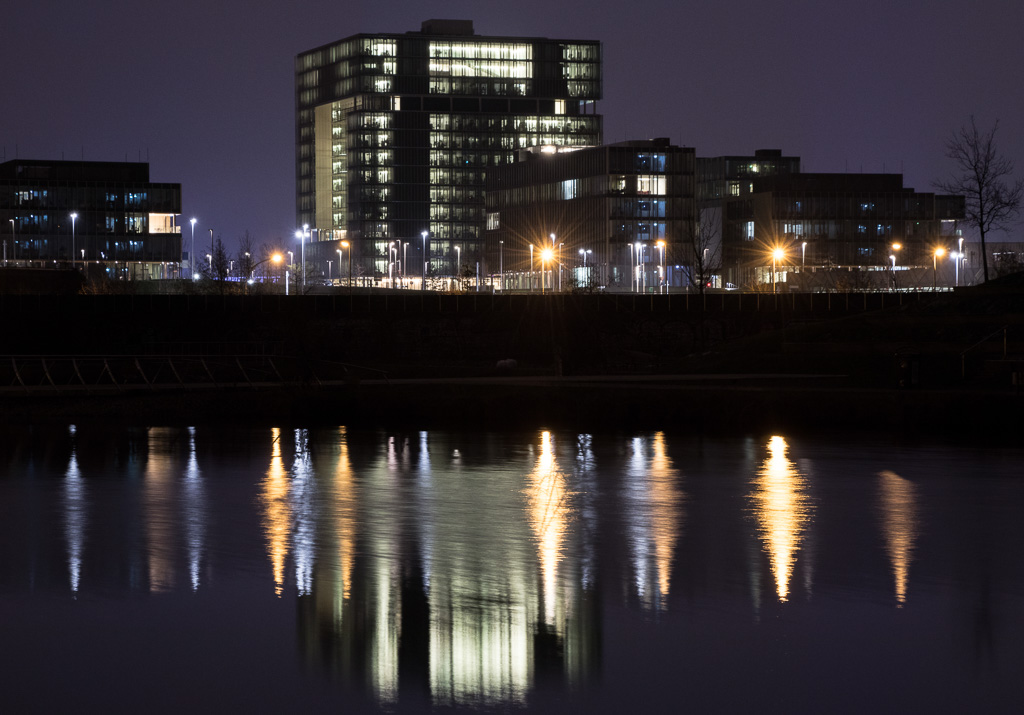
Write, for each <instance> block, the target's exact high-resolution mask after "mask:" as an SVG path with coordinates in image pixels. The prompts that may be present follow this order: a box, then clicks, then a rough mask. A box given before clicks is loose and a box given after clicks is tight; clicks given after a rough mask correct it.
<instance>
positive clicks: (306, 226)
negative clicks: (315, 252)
mask: <svg viewBox="0 0 1024 715" xmlns="http://www.w3.org/2000/svg"><path fill="white" fill-rule="evenodd" d="M313 230H314V231H315V230H316V229H313ZM307 238H309V224H308V223H304V224H302V292H303V293H305V292H306V239H307Z"/></svg>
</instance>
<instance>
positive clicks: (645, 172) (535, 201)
mask: <svg viewBox="0 0 1024 715" xmlns="http://www.w3.org/2000/svg"><path fill="white" fill-rule="evenodd" d="M694 167H695V153H694V150H693V149H692V148H685V147H679V146H674V145H672V144H671V143H670V142H669V140H668V139H653V140H642V141H627V142H620V143H617V144H609V145H606V146H599V147H591V148H586V149H579V150H563V151H559V150H557V149H556V148H555V147H538V148H536V149H533V150H528V151H524V152H522V153H521V159H520V161H519V162H518V163H516V164H513V165H510V166H505V167H499V168H496V169H494V170H492V171H491V172H490V173H489V174H488V177H487V192H486V205H487V229H486V233H485V236H486V238H485V245H486V272H487V273H488V274H489V275H490V276H491V277H492V278H493V279H494V280H495V283H496V285H497V286H499V288H501V289H507V290H536V291H540V290H552V289H553V290H559V289H561V290H567V289H569V288H574V287H587V288H603V289H605V290H616V291H630V290H633V291H641V292H643V291H647V292H656V291H659V290H667V289H668V288H669V287H670V286H675V287H677V288H678V287H682V286H685V285H686V284H687V281H688V280H689V276H688V266H689V265H690V263H691V261H690V254H691V253H692V250H693V248H692V246H691V245H690V243H689V239H690V238H691V237H692V233H693V227H694V223H695V218H696V214H697V205H696V198H695V193H694ZM549 250H550V251H551V252H552V253H551V254H547V253H545V251H549Z"/></svg>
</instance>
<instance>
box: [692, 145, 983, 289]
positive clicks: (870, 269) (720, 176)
mask: <svg viewBox="0 0 1024 715" xmlns="http://www.w3.org/2000/svg"><path fill="white" fill-rule="evenodd" d="M697 164H698V176H699V183H698V187H699V188H698V195H699V200H700V205H701V207H702V209H703V210H705V211H709V212H712V215H713V216H714V218H713V221H714V222H715V224H716V230H717V231H718V232H719V235H720V237H721V273H722V276H723V279H724V281H725V282H726V284H729V283H732V284H736V285H741V286H742V285H747V286H752V285H756V284H766V283H778V282H780V281H786V282H792V283H795V284H796V285H799V286H800V287H801V288H804V289H815V288H824V287H829V286H830V282H832V283H834V282H836V280H839V282H840V283H842V284H843V286H844V287H847V288H855V287H864V288H871V287H874V288H885V287H887V286H888V287H891V286H892V285H894V284H898V283H899V280H898V276H899V274H900V273H901V272H903V271H907V270H909V269H913V268H917V269H920V268H929V269H932V270H933V271H934V266H933V263H934V257H935V253H936V251H939V252H940V255H949V254H951V253H953V252H955V251H956V250H958V249H959V248H960V245H959V244H960V241H959V236H960V233H959V229H958V227H957V221H958V220H960V219H962V218H963V216H964V198H963V197H962V196H943V195H937V194H933V193H919V192H916V191H914V190H913V189H911V188H905V187H904V186H903V176H902V174H825V173H801V172H800V160H799V158H797V157H783V156H782V153H781V152H779V151H775V150H762V151H758V152H755V154H754V156H751V157H735V156H730V157H717V158H714V159H698V161H697ZM794 273H797V274H801V275H800V276H799V279H795V277H794V280H793V281H789V280H788V278H789V277H790V276H791V274H794ZM808 274H811V275H808ZM817 274H820V275H818V277H817V278H815V277H814V275H817ZM872 274H873V275H872ZM904 283H906V282H905V281H904Z"/></svg>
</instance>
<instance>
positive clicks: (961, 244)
mask: <svg viewBox="0 0 1024 715" xmlns="http://www.w3.org/2000/svg"><path fill="white" fill-rule="evenodd" d="M956 243H957V251H956V252H957V253H958V254H960V257H959V258H957V259H956V266H957V274H958V275H959V272H960V264H961V263H963V262H964V258H965V256H964V237H963V236H960V237H959V238H958V239H957V240H956ZM966 267H967V266H964V268H965V269H966ZM964 278H965V279H966V278H967V273H966V272H965V273H964ZM959 280H960V279H959V277H958V278H957V282H958V283H959Z"/></svg>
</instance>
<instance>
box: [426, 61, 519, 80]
mask: <svg viewBox="0 0 1024 715" xmlns="http://www.w3.org/2000/svg"><path fill="white" fill-rule="evenodd" d="M430 74H431V75H442V76H448V77H480V78H498V79H509V78H511V79H528V78H530V77H532V76H533V64H532V63H530V62H495V61H493V60H470V59H456V60H450V59H438V60H435V59H432V60H431V61H430Z"/></svg>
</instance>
